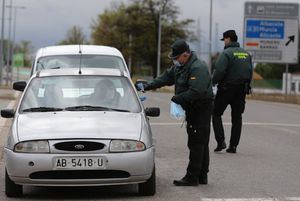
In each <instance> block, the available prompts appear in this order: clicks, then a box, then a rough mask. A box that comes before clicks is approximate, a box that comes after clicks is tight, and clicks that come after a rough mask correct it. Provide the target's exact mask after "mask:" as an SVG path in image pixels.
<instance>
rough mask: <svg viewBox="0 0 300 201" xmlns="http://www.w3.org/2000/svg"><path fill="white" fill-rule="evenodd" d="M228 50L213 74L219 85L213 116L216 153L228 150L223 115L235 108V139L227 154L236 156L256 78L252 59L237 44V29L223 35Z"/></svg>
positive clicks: (233, 126) (233, 134) (233, 131)
mask: <svg viewBox="0 0 300 201" xmlns="http://www.w3.org/2000/svg"><path fill="white" fill-rule="evenodd" d="M221 40H222V41H224V45H225V47H224V51H223V52H222V53H221V54H220V56H219V57H218V59H217V61H216V64H215V71H214V73H213V78H212V81H213V85H216V84H217V88H218V90H217V94H216V97H215V101H214V110H213V116H212V122H213V128H214V133H215V138H216V141H217V143H218V145H217V147H216V149H215V152H218V151H222V150H223V149H225V148H226V143H225V136H224V128H223V124H222V115H223V112H224V111H225V109H226V107H227V106H228V105H230V107H231V123H232V127H231V137H230V144H229V148H228V149H226V152H229V153H236V148H237V146H238V144H239V141H240V136H241V130H242V114H243V112H244V110H245V97H246V94H249V93H250V90H251V88H250V82H251V79H252V62H251V56H250V55H249V53H248V52H246V51H245V50H244V49H243V48H241V47H240V44H239V43H238V42H237V40H238V37H237V35H236V33H235V31H234V30H228V31H225V32H224V33H223V38H222V39H221Z"/></svg>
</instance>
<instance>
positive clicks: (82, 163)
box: [53, 157, 106, 169]
mask: <svg viewBox="0 0 300 201" xmlns="http://www.w3.org/2000/svg"><path fill="white" fill-rule="evenodd" d="M53 163H54V164H53V167H54V168H55V169H103V168H104V167H105V165H106V159H105V158H104V157H59V158H55V159H54V162H53Z"/></svg>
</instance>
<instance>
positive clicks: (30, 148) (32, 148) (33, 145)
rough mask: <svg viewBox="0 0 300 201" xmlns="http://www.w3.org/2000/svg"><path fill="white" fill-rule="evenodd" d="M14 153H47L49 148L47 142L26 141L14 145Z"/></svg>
mask: <svg viewBox="0 0 300 201" xmlns="http://www.w3.org/2000/svg"><path fill="white" fill-rule="evenodd" d="M14 151H15V152H22V153H49V152H50V148H49V143H48V141H27V142H20V143H18V144H16V146H15V148H14Z"/></svg>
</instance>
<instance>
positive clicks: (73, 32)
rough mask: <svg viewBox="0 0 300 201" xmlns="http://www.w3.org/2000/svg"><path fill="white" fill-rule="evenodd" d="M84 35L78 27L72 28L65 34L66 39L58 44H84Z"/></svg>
mask: <svg viewBox="0 0 300 201" xmlns="http://www.w3.org/2000/svg"><path fill="white" fill-rule="evenodd" d="M86 43H88V42H87V41H86V38H85V35H84V34H83V31H82V28H81V27H79V26H73V27H72V28H70V29H69V30H68V32H67V34H66V38H65V39H64V40H62V41H60V42H59V45H71V44H86Z"/></svg>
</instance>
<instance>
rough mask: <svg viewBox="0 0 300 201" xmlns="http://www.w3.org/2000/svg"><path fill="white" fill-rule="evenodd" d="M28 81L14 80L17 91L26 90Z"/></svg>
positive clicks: (14, 87)
mask: <svg viewBox="0 0 300 201" xmlns="http://www.w3.org/2000/svg"><path fill="white" fill-rule="evenodd" d="M26 85H27V83H26V82H25V81H18V82H14V84H13V89H14V90H17V91H24V89H25V87H26Z"/></svg>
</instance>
